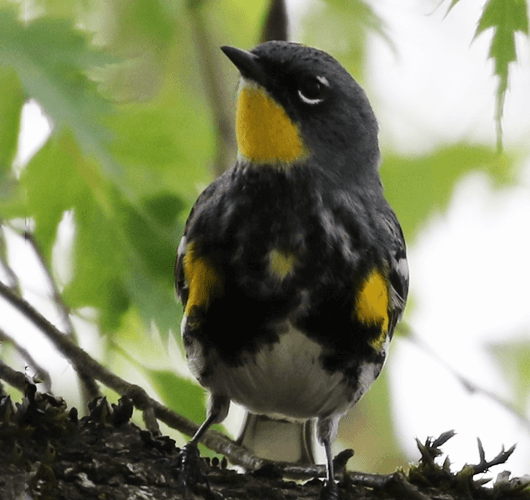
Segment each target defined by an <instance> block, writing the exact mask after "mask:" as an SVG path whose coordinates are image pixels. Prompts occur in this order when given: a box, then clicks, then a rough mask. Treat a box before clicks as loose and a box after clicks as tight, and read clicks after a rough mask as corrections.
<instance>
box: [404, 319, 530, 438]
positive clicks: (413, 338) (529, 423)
mask: <svg viewBox="0 0 530 500" xmlns="http://www.w3.org/2000/svg"><path fill="white" fill-rule="evenodd" d="M400 329H401V330H402V331H403V332H404V336H403V338H405V339H406V340H409V342H412V343H413V344H415V345H416V346H418V347H419V348H420V349H421V350H422V351H423V352H425V353H426V354H427V355H428V356H430V357H431V358H432V359H434V360H435V361H436V362H438V363H439V364H440V365H442V366H443V367H444V368H445V369H446V370H447V371H448V372H449V373H450V374H451V375H452V376H453V377H455V378H456V379H457V380H458V381H459V382H460V383H461V384H462V386H463V387H464V388H465V389H466V390H467V391H468V392H470V393H472V394H473V393H476V394H482V395H484V396H486V397H488V398H489V399H491V400H492V401H494V402H495V403H497V404H498V405H499V406H501V407H503V408H505V409H506V410H508V411H509V412H510V413H511V414H512V415H514V416H515V417H516V418H517V419H518V420H519V421H520V423H521V424H522V425H523V426H524V427H526V429H527V430H528V431H529V432H530V420H528V418H526V416H525V415H523V414H522V413H521V412H520V411H519V410H518V409H517V408H516V407H515V405H513V404H512V403H510V402H509V401H507V400H505V399H503V398H501V397H500V396H499V395H497V394H495V393H494V392H492V391H490V390H488V389H486V388H484V387H480V386H478V385H477V384H475V383H474V382H472V381H471V380H469V379H468V378H467V377H465V376H464V375H462V374H461V373H459V372H458V371H457V370H455V369H454V368H453V367H452V366H451V365H450V364H449V363H448V362H447V361H445V360H444V359H443V358H441V357H440V356H439V355H438V354H437V353H436V352H435V351H434V349H432V348H431V347H430V346H429V345H428V344H427V343H426V342H424V341H423V340H422V339H421V338H420V337H419V336H418V335H417V334H415V333H414V332H413V331H412V330H411V329H410V327H409V326H408V325H404V324H403V323H402V324H401V325H400Z"/></svg>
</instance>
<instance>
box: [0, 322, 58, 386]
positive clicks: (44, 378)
mask: <svg viewBox="0 0 530 500" xmlns="http://www.w3.org/2000/svg"><path fill="white" fill-rule="evenodd" d="M0 341H3V342H9V343H10V344H12V345H13V347H14V348H15V349H16V350H17V351H18V352H19V353H20V355H21V356H22V358H23V359H24V360H26V361H27V363H28V364H29V365H30V366H32V367H33V369H34V370H35V372H36V373H37V377H38V378H39V379H40V381H41V382H42V383H43V384H44V387H45V388H46V391H51V389H52V381H51V378H50V374H49V373H48V371H47V370H46V369H45V368H43V367H42V366H40V365H39V363H37V361H35V358H34V357H33V356H32V355H31V354H30V353H29V352H28V350H27V349H25V348H24V347H22V346H21V345H20V344H19V343H18V342H17V341H16V340H15V339H13V338H12V337H10V336H9V335H8V334H7V333H6V332H4V331H3V330H2V329H1V328H0Z"/></svg>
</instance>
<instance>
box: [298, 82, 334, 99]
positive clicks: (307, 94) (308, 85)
mask: <svg viewBox="0 0 530 500" xmlns="http://www.w3.org/2000/svg"><path fill="white" fill-rule="evenodd" d="M328 87H329V82H328V79H327V78H326V77H325V76H310V77H307V78H304V79H303V80H301V81H300V83H299V84H298V97H300V100H301V101H302V102H305V103H306V104H319V103H321V102H322V101H323V100H324V94H325V91H326V89H327V88H328Z"/></svg>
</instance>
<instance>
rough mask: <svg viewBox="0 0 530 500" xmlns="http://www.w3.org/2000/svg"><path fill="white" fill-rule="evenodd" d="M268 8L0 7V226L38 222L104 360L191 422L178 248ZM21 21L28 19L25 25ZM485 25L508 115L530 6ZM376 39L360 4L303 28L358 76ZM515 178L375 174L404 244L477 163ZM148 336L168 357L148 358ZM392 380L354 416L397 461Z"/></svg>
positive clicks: (151, 2)
mask: <svg viewBox="0 0 530 500" xmlns="http://www.w3.org/2000/svg"><path fill="white" fill-rule="evenodd" d="M457 2H458V0H453V1H452V3H451V5H450V8H452V7H453V6H454V5H455V4H456V3H457ZM269 5H270V4H269V2H268V1H267V0H255V1H253V2H249V1H248V0H223V1H220V0H219V1H206V0H203V1H201V0H187V1H186V0H106V1H105V0H34V1H33V2H32V3H31V7H30V8H29V10H28V11H26V10H25V8H26V5H25V2H23V1H20V2H15V1H12V2H6V1H4V2H3V3H2V4H0V90H1V94H2V99H1V100H0V220H1V221H2V222H3V223H4V224H7V225H9V224H10V221H13V220H16V219H26V221H31V224H30V226H31V227H34V234H35V238H36V241H37V242H38V245H39V247H40V251H41V252H42V256H43V259H44V261H45V262H46V263H48V267H49V270H50V273H51V275H52V276H54V277H55V279H56V281H57V284H58V288H59V289H60V290H61V292H62V298H63V300H64V302H65V304H66V306H67V307H68V309H69V310H71V311H72V313H73V314H76V313H79V311H81V310H84V308H87V307H90V308H93V309H94V310H95V311H97V318H96V319H95V322H96V323H97V326H98V328H99V331H100V333H101V334H102V341H103V342H105V347H106V349H107V352H106V354H107V355H108V356H107V359H109V360H115V359H116V358H118V357H120V358H121V359H122V360H123V359H125V360H126V363H128V366H129V367H135V368H137V370H138V371H139V372H141V373H142V376H143V377H144V378H145V379H146V380H147V381H148V382H149V383H150V384H151V386H152V387H153V388H154V389H155V390H156V391H157V392H158V394H159V397H160V398H162V400H163V401H164V402H165V403H166V404H168V405H169V406H170V407H172V408H173V409H174V410H176V411H179V412H181V413H182V414H184V415H186V416H188V417H189V418H191V419H193V420H195V421H197V422H199V421H201V420H202V417H203V415H204V391H203V390H202V389H200V388H199V387H198V386H197V385H196V384H195V382H194V381H193V382H192V381H190V380H189V379H184V378H182V377H180V376H179V374H178V371H174V370H173V369H172V368H171V365H172V363H173V361H172V360H171V359H169V357H168V355H167V352H166V350H165V349H164V347H165V346H166V344H167V341H168V335H169V333H170V331H172V332H176V331H177V330H178V325H179V323H180V318H181V308H180V307H179V306H178V305H177V303H176V300H175V294H174V288H173V263H174V258H175V249H176V247H177V245H178V241H179V238H180V235H181V233H182V230H183V223H184V221H185V219H186V217H187V214H188V212H189V209H190V207H191V204H192V203H193V201H194V200H195V198H196V196H197V195H198V193H199V192H200V191H201V189H202V188H204V187H205V186H206V185H207V184H208V183H209V182H210V181H211V180H212V179H213V177H214V175H215V174H216V173H219V172H220V171H221V170H222V169H224V168H226V167H227V166H228V164H229V162H230V161H231V159H232V158H233V156H234V153H235V149H234V139H233V129H232V127H233V125H232V122H233V109H234V106H233V94H234V91H235V88H236V83H237V75H236V72H235V71H234V70H233V68H232V67H231V65H230V64H229V62H228V61H226V60H225V58H224V57H223V56H222V54H221V53H220V52H219V51H218V47H219V46H220V45H223V44H230V45H235V46H239V47H245V48H250V47H252V46H254V45H255V44H256V43H257V42H258V41H259V40H260V38H261V34H262V29H263V25H264V22H265V20H266V19H267V12H268V8H269ZM24 14H26V15H29V14H31V18H30V19H26V21H27V22H25V21H24V19H23V15H24ZM471 22H472V21H471ZM242 27H244V29H242ZM488 28H493V29H494V31H495V33H494V37H493V42H492V46H491V52H490V56H491V57H492V58H494V60H495V72H496V74H497V75H498V76H499V77H500V83H499V93H498V96H497V99H498V103H499V107H498V110H499V112H498V119H499V120H500V116H501V111H502V105H503V99H504V93H505V91H506V86H507V83H508V75H509V73H508V68H509V64H510V62H512V61H513V60H515V56H516V54H515V48H514V45H513V40H514V34H515V33H516V32H517V31H520V32H523V33H527V32H528V24H527V11H526V2H523V1H521V0H489V2H488V3H487V4H486V6H485V9H484V14H483V16H482V18H481V20H480V22H479V25H478V28H477V35H479V34H480V33H482V32H483V31H484V30H486V29H488ZM368 32H374V33H376V34H377V35H378V36H382V37H384V38H385V39H386V40H387V41H388V43H389V44H392V41H391V39H390V38H389V37H388V36H387V34H386V31H385V26H384V24H383V23H382V21H381V20H380V19H379V17H378V16H377V14H376V13H375V11H374V9H373V8H372V6H371V4H370V2H368V1H363V0H351V1H347V2H344V1H340V0H328V1H326V2H322V3H320V4H318V5H317V7H316V10H314V11H313V12H312V13H311V12H310V13H308V15H307V16H306V18H305V19H304V23H303V25H302V37H303V39H304V41H305V42H306V43H307V44H309V45H315V46H318V47H321V48H322V49H324V50H327V51H329V52H331V53H333V55H335V56H336V57H337V58H338V59H339V60H340V61H341V62H343V64H344V65H345V66H346V67H347V68H348V69H349V70H350V71H351V72H352V73H353V74H354V75H355V76H356V77H357V78H360V80H361V81H362V72H363V63H364V57H365V53H366V39H367V33H368ZM28 99H34V100H36V101H37V102H38V103H39V104H40V106H42V108H43V109H44V111H45V113H46V114H47V116H48V117H49V119H50V121H51V123H52V132H51V135H50V137H49V138H48V139H47V141H46V143H45V144H44V145H43V146H42V147H41V148H40V150H39V151H38V152H37V153H36V154H35V155H34V156H33V157H32V158H31V160H30V161H29V163H28V164H27V165H25V166H21V165H16V164H14V159H15V155H16V151H17V144H18V135H19V130H20V122H21V111H22V107H23V104H24V102H26V101H27V100H28ZM499 123H500V122H499ZM515 168H516V159H515V156H514V155H512V156H510V154H505V155H503V156H501V155H499V154H498V152H497V151H496V150H495V149H494V148H491V147H488V146H478V145H472V144H467V143H461V144H451V145H447V146H446V147H444V148H440V149H437V150H434V151H431V152H429V153H426V154H425V155H423V156H420V157H415V158H408V157H403V156H400V155H399V154H398V153H396V152H394V151H386V152H384V163H383V167H382V170H381V172H382V176H383V180H384V184H385V188H386V193H387V196H388V199H389V201H390V202H391V204H392V205H393V206H394V208H395V210H396V212H397V213H398V216H399V218H400V220H401V222H402V224H403V227H404V230H405V234H406V236H407V239H408V241H409V244H410V243H412V242H413V240H414V237H415V236H416V235H417V234H418V232H419V231H420V229H421V228H422V227H423V226H424V224H425V221H426V220H428V219H429V217H430V216H431V215H432V214H433V213H434V212H435V211H442V210H444V209H445V208H446V207H447V205H448V203H449V200H450V198H451V193H452V190H453V188H454V186H455V184H456V183H457V181H458V180H459V179H460V178H461V177H462V176H463V175H465V174H466V173H469V172H471V171H473V170H477V169H481V170H485V171H487V172H488V173H489V174H490V175H491V176H492V177H493V178H494V179H495V180H496V182H497V183H499V184H506V183H509V182H512V180H513V172H514V169H515ZM20 172H21V173H20ZM410 193H414V195H413V196H411V194H410ZM65 213H71V214H73V220H74V227H73V228H72V230H73V232H74V239H73V241H74V243H73V248H72V251H71V256H70V258H71V259H72V273H71V275H70V276H68V277H67V278H66V279H65V280H64V281H61V280H60V279H59V276H58V273H57V271H56V269H54V268H53V266H52V252H53V249H54V245H55V244H56V238H57V232H58V228H59V226H60V224H61V223H62V221H63V219H64V215H65ZM1 250H2V254H1V257H2V258H3V259H4V260H5V258H6V254H5V252H4V250H5V249H4V248H3V247H2V248H1ZM65 258H66V257H65ZM154 331H156V332H159V336H160V341H161V344H160V345H162V348H160V345H158V344H157V345H158V347H157V348H156V349H155V348H154V341H153V340H152V339H153V335H154V333H153V332H154ZM142 338H143V340H142ZM176 338H177V339H178V335H176ZM146 339H150V340H146ZM135 343H137V348H136V355H134V354H131V353H132V352H134V351H135V347H134V344H135ZM138 346H141V347H138ZM524 347H525V349H526V351H525V352H527V351H528V346H527V345H526V346H524ZM150 351H151V352H150ZM499 352H500V354H499V357H500V358H499V359H500V360H501V362H502V363H503V364H504V366H512V365H513V364H514V363H515V364H517V366H519V365H521V371H520V373H521V374H523V381H522V384H521V391H522V392H525V390H524V389H523V388H526V392H525V394H526V397H528V389H527V388H528V386H529V385H530V372H529V371H528V370H526V369H523V368H524V366H526V365H524V362H523V361H522V359H523V358H521V357H520V356H519V355H520V353H521V352H522V351H520V350H518V349H515V348H514V349H512V350H511V349H510V348H509V346H508V347H506V349H505V350H504V351H499ZM127 353H128V354H127ZM138 359H141V363H140V362H138V361H134V360H138ZM514 360H515V361H514ZM116 366H117V365H116ZM519 380H520V379H519ZM385 382H386V381H385V379H383V378H382V379H381V381H380V382H378V385H376V388H374V390H373V391H372V393H371V394H370V395H369V396H368V397H367V398H365V400H363V402H362V403H361V405H359V407H358V409H357V408H356V410H354V411H355V412H356V416H359V415H361V418H358V419H357V420H358V421H359V422H360V423H358V424H355V425H356V427H355V428H356V430H357V435H358V436H359V435H361V434H362V433H361V431H359V428H360V427H359V426H361V427H362V426H363V425H364V424H363V422H374V421H377V420H380V422H379V424H378V428H379V429H380V430H381V429H385V430H386V431H385V432H386V434H384V436H383V434H381V433H380V430H379V431H376V432H375V433H372V434H368V433H364V434H362V435H364V436H365V437H367V436H370V437H369V438H367V439H366V440H365V441H362V442H364V443H365V445H364V446H366V449H365V450H363V453H365V452H366V453H369V452H370V446H369V445H368V443H373V442H374V440H377V436H379V441H380V443H379V444H380V445H381V446H386V448H385V449H386V450H387V451H385V453H386V454H388V455H389V456H390V454H398V456H399V452H398V451H397V444H396V440H395V439H394V438H393V437H392V435H391V421H390V412H389V411H388V408H389V407H390V401H389V398H388V389H387V384H386V383H385ZM363 415H364V417H362V416H363ZM381 419H384V421H383V420H381ZM352 425H353V423H352ZM343 427H344V426H343ZM358 439H360V438H358ZM361 446H363V445H361ZM372 448H373V447H372ZM375 448H377V446H376V447H375ZM368 462H369V460H368ZM396 463H402V464H405V462H404V459H403V458H402V457H401V458H397V459H396V460H390V459H389V460H387V462H386V463H384V464H380V466H381V470H383V471H388V470H389V469H390V468H392V469H393V468H395V466H396ZM375 465H377V464H375ZM375 465H374V463H373V462H371V463H368V465H367V467H370V468H373V467H375Z"/></svg>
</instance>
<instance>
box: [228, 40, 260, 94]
mask: <svg viewBox="0 0 530 500" xmlns="http://www.w3.org/2000/svg"><path fill="white" fill-rule="evenodd" d="M221 50H222V51H223V52H224V53H225V55H226V56H227V57H228V59H230V60H231V61H232V62H233V63H234V65H235V66H236V68H237V69H238V70H239V72H240V73H241V76H243V77H244V78H248V79H250V80H254V81H255V82H256V83H258V84H260V85H263V86H264V85H265V84H266V81H267V80H268V78H267V74H266V73H265V71H263V68H262V66H261V64H260V62H259V57H258V56H256V55H254V54H253V53H252V52H248V51H246V50H241V49H238V48H236V47H230V46H228V45H224V46H223V47H221Z"/></svg>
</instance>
